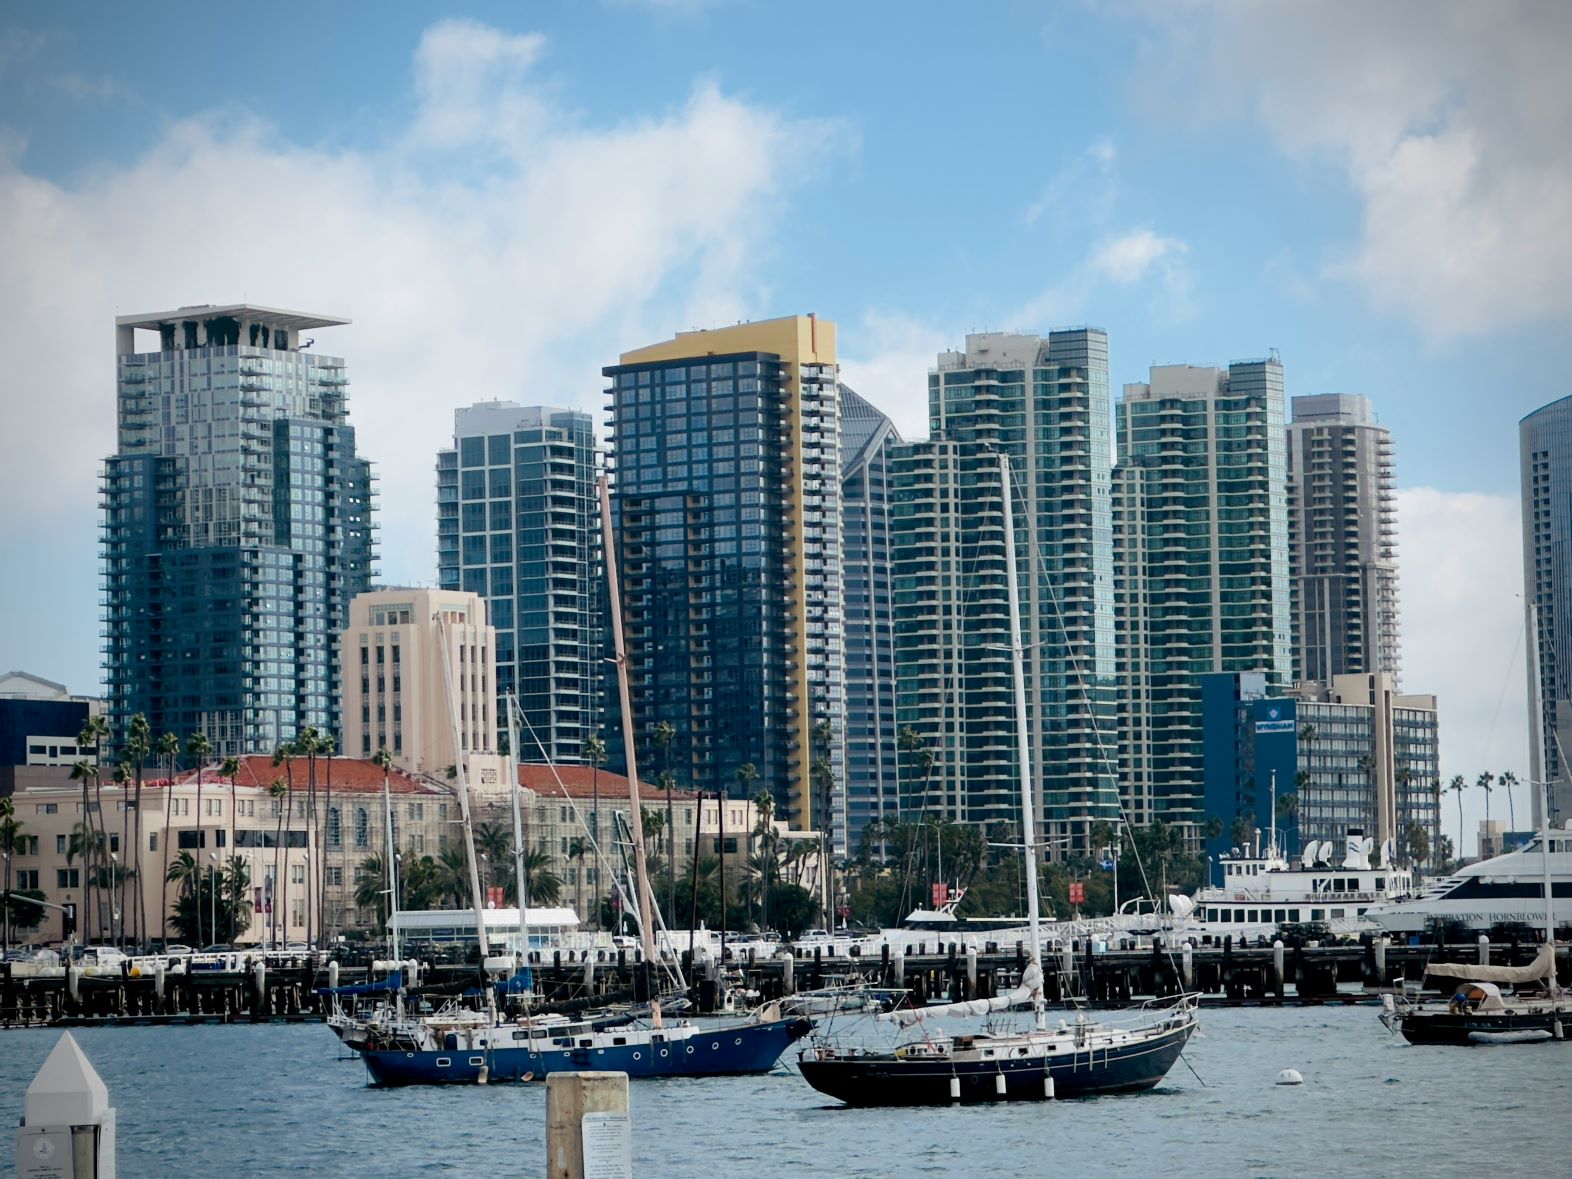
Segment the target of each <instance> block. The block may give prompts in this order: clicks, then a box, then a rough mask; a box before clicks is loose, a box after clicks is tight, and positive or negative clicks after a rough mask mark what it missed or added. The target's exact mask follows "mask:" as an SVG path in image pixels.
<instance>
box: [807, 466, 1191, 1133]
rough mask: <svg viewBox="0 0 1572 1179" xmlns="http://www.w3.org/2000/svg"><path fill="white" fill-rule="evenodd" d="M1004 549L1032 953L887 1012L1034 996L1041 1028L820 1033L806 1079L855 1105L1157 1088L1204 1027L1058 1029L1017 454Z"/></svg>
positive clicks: (1180, 1023)
mask: <svg viewBox="0 0 1572 1179" xmlns="http://www.w3.org/2000/svg"><path fill="white" fill-rule="evenodd" d="M999 478H1000V486H1001V491H1002V496H1003V513H1002V515H1003V520H1004V522H1005V523H1004V550H1005V568H1006V578H1007V580H1008V582H1009V587H1008V591H1009V606H1010V653H1011V663H1012V671H1013V679H1014V687H1015V720H1016V734H1017V741H1016V744H1017V746H1018V750H1019V756H1020V775H1021V812H1022V830H1023V832H1024V833H1025V841H1024V853H1025V856H1026V898H1027V910H1028V914H1029V918H1030V922H1031V957H1030V959H1029V960H1028V962H1027V965H1026V969H1025V970H1024V971H1023V972H1022V976H1021V982H1020V985H1019V986H1018V987H1016V988H1015V989H1014V990H1013V991H1011V992H1009V993H1008V994H1005V995H999V996H996V997H994V998H992V999H977V1000H973V1001H971V1002H966V1003H951V1004H946V1005H941V1006H937V1007H925V1008H919V1009H916V1010H904V1011H895V1012H891V1013H889V1014H888V1015H885V1016H880V1019H885V1020H890V1021H892V1022H895V1023H898V1024H902V1025H905V1026H911V1025H921V1024H925V1023H928V1022H929V1021H931V1020H934V1019H938V1018H957V1017H965V1016H975V1015H984V1014H986V1013H988V1012H990V1011H1002V1010H1004V1009H1006V1008H1009V1007H1014V1006H1017V1005H1020V1004H1023V1003H1030V1004H1031V1007H1032V1012H1033V1027H1032V1028H1031V1029H1030V1030H1028V1031H1024V1032H1005V1033H998V1032H992V1031H986V1032H982V1033H978V1034H976V1035H959V1034H950V1033H945V1032H942V1031H928V1032H925V1034H924V1035H923V1036H922V1037H921V1038H920V1039H913V1040H910V1041H908V1042H906V1043H903V1044H900V1045H898V1046H896V1047H895V1048H893V1049H891V1050H889V1051H869V1050H865V1049H858V1048H853V1049H846V1048H841V1047H838V1046H836V1045H833V1044H831V1043H829V1042H828V1041H826V1040H816V1041H815V1042H814V1043H813V1044H812V1045H811V1046H810V1047H808V1048H806V1049H804V1050H803V1051H802V1052H801V1053H800V1054H799V1056H798V1063H799V1066H800V1067H801V1069H802V1075H803V1078H804V1079H805V1080H806V1081H807V1082H808V1083H809V1084H810V1085H812V1086H813V1087H814V1088H815V1089H817V1090H819V1091H820V1092H821V1093H827V1094H829V1095H830V1096H831V1097H835V1098H838V1099H840V1100H841V1101H844V1102H846V1104H848V1105H857V1106H874V1105H932V1104H944V1103H949V1102H993V1101H1041V1100H1044V1099H1046V1098H1056V1097H1072V1096H1084V1095H1090V1094H1097V1093H1117V1092H1123V1091H1129V1090H1137V1089H1150V1088H1151V1087H1152V1086H1154V1085H1156V1084H1158V1083H1159V1082H1160V1081H1162V1079H1163V1078H1164V1077H1166V1076H1167V1075H1168V1071H1169V1070H1170V1069H1171V1068H1173V1066H1174V1064H1175V1063H1176V1062H1177V1061H1178V1059H1179V1055H1180V1053H1181V1052H1182V1051H1183V1050H1184V1046H1185V1044H1186V1043H1188V1042H1189V1039H1190V1036H1191V1033H1193V1032H1194V1031H1195V1028H1196V1016H1195V1005H1194V1001H1193V999H1192V998H1191V997H1189V996H1183V997H1181V998H1179V999H1177V1000H1174V1001H1172V1002H1171V1003H1169V1004H1168V1005H1166V1006H1165V1007H1155V1006H1153V1007H1149V1008H1147V1009H1146V1010H1145V1011H1143V1012H1142V1013H1141V1014H1140V1015H1139V1016H1138V1017H1136V1018H1135V1019H1134V1020H1132V1022H1130V1023H1129V1024H1121V1023H1110V1022H1102V1021H1093V1020H1090V1019H1088V1018H1086V1017H1085V1016H1084V1015H1077V1017H1076V1019H1075V1020H1074V1021H1073V1022H1071V1021H1067V1020H1061V1021H1059V1023H1058V1025H1057V1026H1055V1027H1052V1028H1050V1027H1049V1026H1048V1024H1047V1019H1046V1015H1045V1011H1044V1002H1043V986H1042V981H1043V976H1042V941H1041V936H1040V929H1039V905H1038V896H1037V852H1036V841H1035V834H1034V832H1035V827H1036V821H1035V816H1036V810H1035V807H1034V805H1033V801H1032V777H1031V762H1030V758H1031V754H1030V743H1029V742H1028V740H1027V725H1026V690H1025V686H1024V683H1023V677H1022V670H1021V663H1022V643H1021V620H1020V601H1019V589H1018V586H1017V583H1016V575H1015V529H1014V527H1013V514H1012V511H1011V488H1010V479H1011V475H1010V462H1009V457H1008V456H1007V455H1004V454H1001V455H1000V456H999Z"/></svg>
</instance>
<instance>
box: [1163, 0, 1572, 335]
mask: <svg viewBox="0 0 1572 1179" xmlns="http://www.w3.org/2000/svg"><path fill="white" fill-rule="evenodd" d="M1142 11H1144V12H1146V13H1147V14H1148V15H1150V16H1151V17H1152V19H1153V20H1154V22H1155V23H1156V24H1157V25H1158V26H1159V28H1160V29H1162V31H1163V34H1164V35H1163V36H1162V37H1160V38H1159V39H1158V41H1157V42H1156V43H1154V45H1153V46H1152V51H1151V54H1150V62H1149V65H1150V67H1151V68H1150V69H1149V70H1144V71H1142V72H1141V76H1142V77H1143V92H1144V93H1145V95H1146V96H1147V101H1149V102H1150V103H1151V104H1152V106H1153V108H1154V110H1158V109H1160V110H1161V111H1162V112H1163V113H1164V114H1165V115H1166V114H1171V113H1173V112H1175V111H1179V112H1188V113H1189V114H1191V115H1193V116H1196V117H1199V118H1201V119H1204V120H1212V119H1219V118H1225V117H1234V116H1237V115H1238V114H1241V113H1244V114H1248V115H1253V117H1255V118H1256V119H1258V120H1259V121H1260V122H1262V123H1263V124H1264V125H1265V126H1266V128H1267V129H1268V130H1269V131H1270V132H1271V134H1272V135H1273V136H1274V137H1275V138H1276V140H1277V142H1278V143H1279V145H1280V146H1281V147H1282V148H1283V150H1285V151H1286V152H1288V153H1290V154H1292V155H1295V156H1299V157H1301V158H1303V159H1305V160H1306V161H1307V162H1308V163H1310V164H1312V165H1313V164H1319V163H1322V162H1328V163H1330V164H1332V165H1333V166H1334V167H1337V168H1340V169H1341V170H1342V171H1343V172H1344V173H1345V174H1346V176H1347V178H1348V180H1349V183H1350V184H1351V186H1352V187H1353V189H1354V191H1355V192H1356V193H1357V194H1358V195H1359V197H1360V199H1361V200H1362V201H1363V206H1364V218H1363V226H1362V236H1361V237H1360V239H1359V240H1358V241H1357V242H1354V243H1350V244H1349V245H1348V246H1347V248H1346V249H1345V251H1344V254H1343V256H1342V257H1340V258H1339V259H1338V260H1337V261H1335V262H1334V263H1333V264H1332V265H1331V266H1330V267H1329V269H1328V273H1329V274H1330V275H1332V276H1335V277H1341V278H1345V279H1349V280H1352V281H1354V282H1356V283H1358V284H1360V285H1362V286H1363V287H1364V288H1365V289H1366V290H1367V291H1368V293H1369V295H1370V296H1371V298H1372V299H1373V300H1374V301H1375V302H1377V303H1378V304H1381V305H1383V306H1386V307H1390V308H1392V309H1394V310H1395V311H1397V312H1399V313H1401V314H1403V315H1405V316H1408V317H1409V318H1411V319H1413V320H1414V321H1415V322H1417V323H1418V324H1419V325H1420V326H1421V327H1422V328H1423V329H1424V330H1425V331H1426V332H1427V333H1428V334H1430V335H1431V336H1432V337H1435V338H1440V337H1444V336H1448V335H1453V334H1463V335H1474V334H1483V333H1488V332H1490V331H1494V330H1496V329H1499V328H1502V327H1507V326H1511V325H1513V324H1515V323H1518V322H1521V321H1528V320H1545V321H1551V322H1554V321H1556V320H1558V319H1565V318H1566V317H1567V316H1568V315H1569V314H1572V286H1569V285H1568V284H1567V283H1566V281H1565V276H1566V274H1567V273H1568V272H1569V271H1572V85H1569V82H1568V74H1567V69H1566V62H1567V60H1568V57H1569V55H1572V5H1567V4H1565V3H1562V2H1559V0H1542V2H1530V3H1519V4H1514V5H1511V6H1508V7H1506V8H1502V7H1500V6H1493V5H1485V4H1477V3H1473V2H1472V0H1409V2H1392V3H1385V4H1376V5H1363V6H1359V7H1357V8H1355V7H1353V6H1351V5H1347V4H1327V3H1320V2H1315V3H1306V2H1300V3H1288V4H1255V3H1246V2H1233V3H1217V4H1208V5H1200V6H1197V5H1184V6H1162V7H1159V6H1150V7H1146V8H1144V9H1143V10H1142ZM1290 47H1291V48H1290ZM1154 75H1155V76H1158V77H1161V76H1163V75H1166V79H1167V80H1166V84H1155V85H1154V84H1153V77H1154Z"/></svg>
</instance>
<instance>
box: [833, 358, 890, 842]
mask: <svg viewBox="0 0 1572 1179" xmlns="http://www.w3.org/2000/svg"><path fill="white" fill-rule="evenodd" d="M840 402H841V404H840V418H841V529H842V537H841V547H842V554H843V556H842V569H843V581H842V600H843V602H844V604H845V611H846V635H845V651H846V774H845V778H844V780H843V782H842V783H840V789H839V791H838V799H837V800H836V802H837V811H838V812H839V816H840V817H839V820H838V821H840V822H841V823H842V824H843V826H844V828H845V831H846V847H847V849H848V850H849V851H851V852H856V851H857V849H858V847H859V845H860V843H861V840H862V834H863V831H864V830H865V829H866V828H867V827H868V825H869V824H870V823H879V822H882V821H883V820H884V819H886V818H893V817H894V816H896V815H898V814H899V813H900V765H899V756H898V750H897V748H896V724H895V633H894V617H893V600H892V598H891V594H890V451H891V448H892V447H893V446H895V445H896V444H898V443H899V442H900V440H901V439H900V435H899V434H898V433H897V432H896V430H895V425H894V423H892V422H891V421H890V419H889V418H887V417H885V416H884V414H882V413H880V412H879V411H878V410H877V409H875V408H874V407H873V406H872V405H870V404H869V403H868V402H867V401H865V400H863V399H862V398H861V397H859V396H857V394H856V393H853V392H852V391H851V390H850V389H848V388H847V387H846V386H845V385H842V386H841V389H840Z"/></svg>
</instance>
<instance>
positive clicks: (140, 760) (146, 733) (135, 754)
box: [126, 712, 153, 945]
mask: <svg viewBox="0 0 1572 1179" xmlns="http://www.w3.org/2000/svg"><path fill="white" fill-rule="evenodd" d="M127 728H128V731H127V735H126V757H127V758H128V759H129V760H130V762H131V768H132V771H133V772H134V774H135V776H136V794H135V797H134V799H133V802H134V805H135V806H136V823H135V828H136V832H135V839H136V857H135V859H131V858H130V857H127V859H128V861H129V862H131V863H135V864H140V863H141V862H142V768H143V766H144V765H146V763H147V759H148V758H149V757H150V756H152V752H153V729H152V726H151V725H149V724H148V723H147V717H145V716H143V715H142V714H141V713H140V712H139V713H137V714H136V715H135V716H133V717H132V718H131V722H130V724H129V725H128V727H127ZM133 907H134V908H135V910H136V913H135V916H136V920H135V928H136V939H135V940H136V942H137V944H138V945H141V944H142V943H143V942H145V941H146V940H147V900H146V890H145V889H144V888H142V886H141V885H140V884H138V885H137V889H136V895H135V902H134V906H133Z"/></svg>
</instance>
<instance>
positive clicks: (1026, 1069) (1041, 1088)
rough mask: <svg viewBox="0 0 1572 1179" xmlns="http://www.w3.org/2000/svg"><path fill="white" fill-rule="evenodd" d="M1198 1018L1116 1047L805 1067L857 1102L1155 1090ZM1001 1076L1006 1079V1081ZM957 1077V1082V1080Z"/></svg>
mask: <svg viewBox="0 0 1572 1179" xmlns="http://www.w3.org/2000/svg"><path fill="white" fill-rule="evenodd" d="M1194 1030H1195V1024H1194V1023H1193V1022H1187V1023H1184V1024H1183V1025H1181V1026H1179V1027H1175V1028H1173V1029H1171V1030H1169V1031H1166V1032H1163V1033H1161V1034H1160V1035H1155V1036H1152V1037H1150V1038H1147V1039H1142V1040H1140V1041H1139V1042H1136V1043H1132V1044H1127V1045H1121V1046H1119V1047H1115V1048H1109V1049H1103V1048H1093V1049H1091V1050H1090V1051H1087V1050H1080V1051H1076V1052H1069V1053H1054V1054H1051V1055H1049V1056H1046V1057H1042V1056H1038V1057H1034V1058H1030V1059H1024V1060H1010V1059H1002V1060H982V1061H952V1060H947V1059H927V1058H924V1059H916V1060H914V1059H909V1058H901V1057H897V1056H895V1055H894V1054H891V1053H879V1054H869V1055H865V1056H848V1057H837V1058H833V1059H818V1060H812V1059H808V1058H806V1057H804V1058H803V1059H802V1060H801V1061H800V1062H799V1066H800V1067H801V1069H802V1075H803V1078H804V1079H805V1080H806V1081H807V1082H808V1084H810V1085H812V1086H813V1087H814V1088H815V1089H817V1090H818V1091H819V1092H821V1093H827V1094H829V1095H830V1096H831V1097H835V1098H838V1099H839V1100H841V1101H844V1102H845V1103H846V1104H847V1105H852V1106H887V1105H951V1104H957V1103H959V1104H981V1103H986V1102H996V1101H1043V1100H1045V1099H1047V1098H1048V1096H1049V1093H1048V1086H1047V1084H1046V1083H1045V1082H1046V1080H1047V1078H1048V1077H1050V1076H1051V1077H1052V1078H1053V1094H1052V1096H1053V1097H1055V1098H1060V1097H1090V1096H1094V1095H1096V1094H1100V1093H1126V1092H1134V1091H1138V1090H1141V1089H1150V1088H1152V1087H1153V1086H1155V1085H1157V1084H1159V1083H1160V1082H1161V1081H1162V1080H1163V1078H1164V1077H1166V1076H1167V1075H1168V1072H1169V1070H1170V1069H1172V1068H1173V1066H1174V1064H1175V1063H1176V1062H1177V1061H1178V1059H1179V1054H1180V1053H1181V1052H1182V1051H1183V1050H1184V1046H1185V1044H1186V1043H1187V1042H1188V1041H1189V1039H1190V1033H1191V1032H1193V1031H1194ZM1001 1078H1002V1080H1001ZM952 1080H954V1081H956V1082H957V1085H956V1086H952V1085H951V1081H952Z"/></svg>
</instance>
